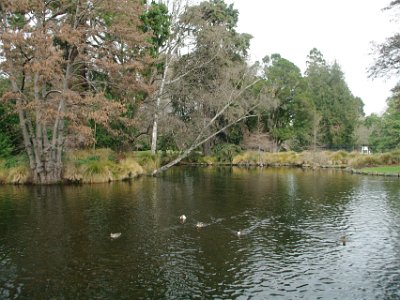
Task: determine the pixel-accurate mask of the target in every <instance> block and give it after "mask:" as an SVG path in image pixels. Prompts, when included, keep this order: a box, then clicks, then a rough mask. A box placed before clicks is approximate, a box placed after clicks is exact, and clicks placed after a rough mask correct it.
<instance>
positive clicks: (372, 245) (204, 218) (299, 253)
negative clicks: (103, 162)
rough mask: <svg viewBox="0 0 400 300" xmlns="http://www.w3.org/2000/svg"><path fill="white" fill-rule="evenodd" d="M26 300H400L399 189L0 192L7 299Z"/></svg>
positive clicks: (315, 180)
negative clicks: (113, 235) (183, 218)
mask: <svg viewBox="0 0 400 300" xmlns="http://www.w3.org/2000/svg"><path fill="white" fill-rule="evenodd" d="M181 214H185V215H186V216H187V220H186V222H185V223H184V224H181V223H180V222H179V216H180V215H181ZM197 222H203V223H204V224H205V225H206V226H205V227H203V228H199V229H197V228H196V224H197ZM237 231H241V235H240V236H238V235H237ZM119 232H120V233H121V236H120V237H119V238H117V239H111V238H110V234H111V233H119ZM343 244H345V245H343ZM15 298H18V299H250V298H252V299H272V298H273V299H318V298H320V299H400V181H399V180H398V179H397V178H386V177H367V176H360V175H352V174H348V173H344V172H341V171H328V170H320V171H311V170H309V171H304V170H301V169H273V168H271V169H270V168H268V169H250V170H247V169H239V168H175V169H172V170H170V171H168V172H167V173H165V174H163V175H162V176H160V177H158V178H152V177H142V178H139V179H138V180H135V181H132V182H130V183H126V182H125V183H124V182H121V183H112V184H101V185H83V186H44V187H35V186H1V187H0V299H15Z"/></svg>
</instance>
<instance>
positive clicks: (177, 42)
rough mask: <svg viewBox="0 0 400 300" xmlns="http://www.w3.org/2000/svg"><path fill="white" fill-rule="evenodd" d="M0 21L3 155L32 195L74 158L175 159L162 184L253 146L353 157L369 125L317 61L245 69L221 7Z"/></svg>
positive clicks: (124, 0) (24, 7) (53, 3)
mask: <svg viewBox="0 0 400 300" xmlns="http://www.w3.org/2000/svg"><path fill="white" fill-rule="evenodd" d="M395 2H396V1H395ZM393 5H394V6H395V5H397V3H396V4H393ZM0 13H1V27H0V28H1V29H0V30H1V31H0V34H1V40H0V56H1V57H0V64H1V68H0V70H1V78H0V93H1V95H2V102H1V104H0V114H1V117H0V126H1V128H2V131H1V132H0V148H1V149H0V155H2V156H7V155H11V154H15V153H18V152H25V153H26V154H27V156H28V158H29V164H30V168H31V170H32V174H33V178H34V182H37V183H52V182H58V181H59V180H60V179H61V178H62V167H63V162H62V158H63V153H64V152H65V151H66V150H69V149H79V148H93V147H108V148H111V149H114V150H116V151H130V150H150V151H152V152H153V153H155V152H156V151H157V150H176V151H179V152H180V155H179V156H178V157H177V159H176V160H174V161H172V162H171V163H169V164H168V165H166V166H163V167H162V168H161V169H160V170H156V171H155V172H159V171H162V170H164V169H165V168H168V167H169V166H171V165H173V164H176V163H177V162H179V161H180V160H181V159H183V158H185V157H186V156H187V155H189V154H190V153H191V152H192V151H194V150H201V151H202V152H203V153H204V154H210V153H211V152H212V151H213V149H221V147H225V146H229V145H240V144H241V142H242V140H243V138H244V136H246V135H251V134H254V135H257V134H258V135H264V136H268V138H269V139H270V140H271V142H272V144H273V149H272V150H273V151H280V150H283V149H286V150H289V149H290V150H304V149H317V148H319V147H325V148H332V149H337V148H346V147H352V146H354V145H355V143H356V140H357V136H356V133H357V130H356V128H357V127H358V126H359V125H363V124H364V123H363V122H364V121H363V120H362V117H363V116H364V113H363V102H362V100H361V99H360V98H358V97H356V96H354V95H353V94H352V93H351V91H350V89H349V87H348V86H347V83H346V81H345V76H344V74H343V72H342V70H341V68H340V65H339V63H337V62H334V63H328V62H327V61H326V60H325V58H324V56H323V54H322V53H321V52H320V51H319V50H317V49H311V51H310V53H309V55H308V57H307V69H306V71H305V73H304V74H302V73H301V71H300V69H299V67H297V66H296V65H295V64H294V63H292V62H290V61H289V60H287V59H285V58H283V57H282V56H281V55H279V54H271V55H267V56H265V58H264V59H263V60H262V61H260V62H256V63H254V64H250V63H249V61H248V52H249V47H250V41H251V38H252V37H251V35H250V34H248V33H239V32H238V31H237V23H238V18H239V12H238V11H237V10H236V9H235V8H234V6H233V5H232V4H227V3H225V2H224V1H223V0H210V1H203V2H200V3H198V4H195V5H189V4H188V3H187V2H185V1H184V0H171V1H167V0H166V1H144V0H107V1H104V0H31V1H23V0H4V1H2V2H1V4H0ZM376 65H377V66H378V65H379V63H378V62H377V64H376ZM378 69H379V68H377V69H376V70H375V71H376V72H378ZM378 73H379V72H378ZM392 116H393V114H392ZM393 117H394V118H395V116H393ZM367 119H368V118H367ZM368 120H371V118H369V119H368ZM371 122H372V121H371ZM372 123H373V124H374V126H376V124H377V123H376V122H372ZM374 128H375V127H374ZM376 128H377V127H376Z"/></svg>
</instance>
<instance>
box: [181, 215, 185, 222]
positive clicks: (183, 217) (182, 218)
mask: <svg viewBox="0 0 400 300" xmlns="http://www.w3.org/2000/svg"><path fill="white" fill-rule="evenodd" d="M179 220H180V221H181V223H185V221H186V216H185V215H181V216H180V217H179Z"/></svg>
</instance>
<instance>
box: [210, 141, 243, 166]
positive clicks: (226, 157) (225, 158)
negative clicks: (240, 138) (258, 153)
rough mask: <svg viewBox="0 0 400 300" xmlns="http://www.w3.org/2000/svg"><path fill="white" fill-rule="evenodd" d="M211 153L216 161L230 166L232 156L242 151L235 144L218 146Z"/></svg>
mask: <svg viewBox="0 0 400 300" xmlns="http://www.w3.org/2000/svg"><path fill="white" fill-rule="evenodd" d="M213 151H214V154H215V157H216V159H217V161H219V162H227V163H230V164H232V162H233V158H234V156H235V155H237V154H239V153H241V152H242V149H241V148H240V147H239V146H238V145H235V144H219V145H217V146H215V147H214V149H213Z"/></svg>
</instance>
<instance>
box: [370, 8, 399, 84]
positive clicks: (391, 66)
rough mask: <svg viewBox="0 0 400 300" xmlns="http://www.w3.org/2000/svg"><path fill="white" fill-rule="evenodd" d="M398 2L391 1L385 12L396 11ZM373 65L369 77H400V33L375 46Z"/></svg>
mask: <svg viewBox="0 0 400 300" xmlns="http://www.w3.org/2000/svg"><path fill="white" fill-rule="evenodd" d="M399 6H400V1H392V2H390V4H389V6H388V7H386V8H385V10H390V9H398V8H399ZM375 55H376V57H375V63H374V65H372V66H371V67H370V69H369V74H370V76H371V77H375V78H376V77H390V76H391V75H395V76H399V75H400V33H396V34H394V35H393V36H391V37H389V38H387V39H386V41H385V42H383V43H382V44H375Z"/></svg>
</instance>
